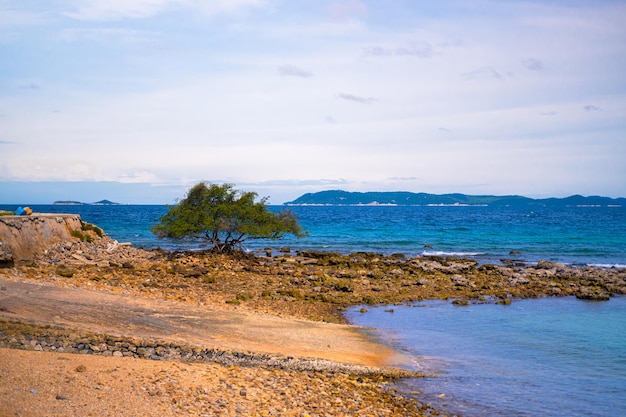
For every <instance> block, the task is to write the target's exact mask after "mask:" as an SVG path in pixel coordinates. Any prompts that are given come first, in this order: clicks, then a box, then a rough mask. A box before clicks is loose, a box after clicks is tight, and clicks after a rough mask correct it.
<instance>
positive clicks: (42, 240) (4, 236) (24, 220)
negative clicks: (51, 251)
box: [0, 214, 82, 261]
mask: <svg viewBox="0 0 626 417" xmlns="http://www.w3.org/2000/svg"><path fill="white" fill-rule="evenodd" d="M81 228H82V223H81V220H80V216H79V215H77V214H33V215H30V216H0V242H2V243H3V244H4V246H6V248H8V251H9V252H10V253H11V254H12V257H13V260H14V261H32V260H35V259H36V258H37V257H38V256H39V255H41V254H42V253H44V252H45V251H46V249H48V248H50V247H51V246H53V245H55V244H58V243H61V242H66V241H71V240H76V238H75V237H73V236H72V232H76V231H78V232H80V231H81Z"/></svg>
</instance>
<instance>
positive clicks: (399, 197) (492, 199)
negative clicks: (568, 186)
mask: <svg viewBox="0 0 626 417" xmlns="http://www.w3.org/2000/svg"><path fill="white" fill-rule="evenodd" d="M285 205H288V206H529V205H530V206H575V207H624V206H626V198H610V197H600V196H590V197H584V196H581V195H573V196H570V197H565V198H543V199H533V198H529V197H523V196H518V195H507V196H494V195H466V194H428V193H413V192H408V191H381V192H376V191H371V192H349V191H341V190H330V191H320V192H317V193H307V194H303V195H302V196H300V197H298V198H296V199H295V200H293V201H289V202H286V203H285Z"/></svg>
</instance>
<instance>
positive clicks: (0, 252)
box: [0, 242, 13, 268]
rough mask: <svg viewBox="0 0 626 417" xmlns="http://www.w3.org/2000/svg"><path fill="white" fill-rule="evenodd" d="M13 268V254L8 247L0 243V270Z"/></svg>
mask: <svg viewBox="0 0 626 417" xmlns="http://www.w3.org/2000/svg"><path fill="white" fill-rule="evenodd" d="M12 266H13V253H11V251H10V250H9V247H8V246H7V245H5V244H4V243H2V242H0V268H10V267H12Z"/></svg>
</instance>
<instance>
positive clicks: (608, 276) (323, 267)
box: [0, 237, 626, 415]
mask: <svg viewBox="0 0 626 417" xmlns="http://www.w3.org/2000/svg"><path fill="white" fill-rule="evenodd" d="M625 274H626V271H620V270H602V269H594V268H583V269H580V268H579V269H575V268H569V267H566V266H564V265H562V264H556V263H551V262H540V263H538V265H536V266H532V267H518V266H515V265H509V266H505V265H500V266H499V265H478V264H477V263H476V262H475V261H472V260H467V259H456V258H440V257H416V258H405V257H403V256H388V257H385V256H380V255H376V254H371V253H357V254H352V255H339V254H335V253H321V252H309V253H300V254H299V255H298V256H293V255H290V254H282V255H279V256H276V257H263V256H241V257H225V256H217V255H212V254H209V253H203V252H178V253H170V252H163V251H144V250H141V249H136V248H133V247H132V246H130V245H123V244H118V243H117V242H115V241H112V240H111V239H109V238H108V237H104V238H102V239H96V240H94V241H93V242H91V243H89V242H84V241H83V242H79V241H74V242H72V243H64V244H61V245H57V246H54V247H51V248H49V249H48V250H47V252H46V254H45V255H43V256H41V257H39V258H38V259H37V260H36V261H34V262H29V263H26V264H22V265H17V266H15V267H13V268H8V269H7V268H4V269H0V278H1V279H2V280H3V282H9V281H10V282H19V283H30V284H36V285H45V286H55V287H61V288H67V289H74V290H81V291H82V290H88V291H90V292H96V293H104V294H109V295H122V296H124V297H128V298H131V299H137V300H152V301H154V302H157V303H158V302H170V301H175V302H177V303H182V304H185V305H189V306H194V308H211V307H215V306H219V308H220V309H222V310H223V309H227V310H229V311H235V312H240V311H243V310H245V311H250V312H254V313H255V314H262V315H266V316H274V317H275V316H279V317H283V318H293V319H297V320H306V321H313V322H317V323H322V322H328V323H342V322H345V318H344V317H343V315H342V313H343V311H344V310H345V309H346V308H347V307H348V306H354V305H359V304H372V305H376V304H386V303H392V304H393V303H406V302H409V301H411V300H412V301H419V300H427V299H440V298H448V299H452V300H459V302H464V301H465V302H472V300H477V301H480V302H493V303H507V302H511V300H514V299H515V298H527V297H542V296H558V295H577V296H579V297H581V298H584V297H589V298H594V297H596V298H600V299H601V298H603V297H605V296H610V294H611V293H621V294H624V293H626V280H625V279H624V276H625ZM5 287H8V285H6V284H5ZM5 291H6V290H5ZM1 293H2V292H1V291H0V294H1ZM513 302H514V301H513ZM0 307H2V306H1V305H0ZM6 310H10V308H4V309H0V316H3V317H5V318H6V316H7V313H8V312H7V311H6ZM18 321H19V320H18ZM322 324H323V323H322ZM22 334H23V335H26V334H27V332H22ZM31 336H32V335H29V337H30V339H28V338H24V341H27V342H28V343H27V344H22V345H20V346H21V347H24V348H25V349H30V348H29V347H28V346H31V347H32V348H33V350H32V351H26V353H24V354H25V355H27V356H28V358H24V357H21V356H19V355H21V354H22V353H20V352H23V351H22V350H16V349H13V350H9V349H6V348H4V347H3V348H2V353H3V355H2V356H3V357H5V358H12V359H7V360H9V363H8V364H6V369H9V368H12V366H13V365H12V364H16V363H20V362H19V361H20V360H24V361H32V360H36V361H37V360H38V358H39V359H43V356H41V357H39V356H37V355H41V354H43V353H45V352H39V351H37V349H38V348H37V346H38V342H37V341H35V342H34V343H33V342H32V341H33V340H34V339H33V338H32V337H31ZM27 339H28V340H27ZM9 340H10V339H9ZM16 342H17V338H16ZM31 343H33V344H31ZM122 343H123V342H122ZM274 343H278V344H280V341H275V342H274ZM39 346H42V345H41V343H39ZM18 349H20V348H18ZM41 350H44V347H41ZM242 350H243V351H246V350H245V349H239V350H238V352H241V351H242ZM31 355H32V356H31ZM54 355H61V354H60V353H54ZM62 355H68V354H67V353H63V354H62ZM45 357H46V358H47V355H46V356H45ZM102 359H105V358H102ZM106 359H107V360H109V359H110V360H113V361H115V360H119V361H122V360H123V361H130V360H133V359H134V358H127V357H124V353H122V357H119V358H116V357H111V358H106ZM65 360H66V359H64V361H65ZM68 360H69V361H70V362H71V363H72V364H75V363H78V362H81V361H82V362H84V361H87V360H88V361H90V362H89V363H92V362H91V361H92V360H93V361H94V362H93V364H92V365H90V367H91V366H93V367H94V369H101V368H98V367H99V366H101V365H97V363H100V362H99V359H97V358H96V357H95V356H94V355H70V356H69V359H68ZM134 360H137V361H145V360H144V359H134ZM16 361H17V362H16ZM179 362H180V361H155V363H154V364H152V365H145V366H147V367H152V366H154V367H156V368H154V369H157V368H158V367H160V366H162V365H163V364H164V363H167V364H168V365H167V366H168V367H171V366H174V365H170V364H171V363H179ZM102 363H104V362H102ZM106 363H108V362H106ZM124 363H125V362H124ZM51 364H55V362H54V361H51V360H50V359H45V360H44V361H43V362H41V363H40V365H32V366H33V367H34V368H33V369H39V368H37V366H41V369H42V371H41V372H43V370H44V369H46V367H50V366H51ZM79 365H80V363H79V364H78V365H76V366H77V367H78V366H79ZM196 365H197V366H201V367H202V369H210V372H209V371H202V372H204V373H205V374H206V373H214V374H216V375H217V374H222V375H225V373H226V374H228V376H225V377H224V378H226V379H224V378H222V379H223V380H228V381H230V382H228V384H229V386H231V387H232V386H237V384H239V385H241V384H242V383H243V382H242V381H241V380H240V379H238V378H239V376H236V375H232V372H231V367H236V368H238V369H240V370H242V369H245V372H243V371H242V372H243V373H242V375H243V374H246V375H248V372H256V373H259V372H261V370H263V372H270V373H276V375H281V376H280V377H277V378H279V379H280V378H283V377H284V378H287V377H286V376H285V375H288V376H289V378H292V379H293V380H295V381H298V382H296V383H295V385H294V386H293V387H292V386H288V387H286V386H285V387H281V388H279V389H278V390H277V389H275V388H271V389H269V388H268V389H269V391H271V392H272V393H273V394H272V395H276V394H280V392H289V395H291V396H292V397H293V398H294V404H301V405H300V406H298V407H300V408H294V409H293V410H299V411H297V412H300V413H301V414H304V413H309V414H310V415H316V414H315V413H316V412H319V413H320V415H324V413H331V415H341V414H342V413H348V412H353V411H354V410H356V408H354V407H357V405H356V404H352V407H353V408H350V407H349V406H347V405H346V404H348V403H349V401H350V398H357V397H358V398H361V399H362V400H361V401H360V404H361V405H362V407H364V409H365V408H367V407H370V408H368V410H375V411H376V412H379V411H381V410H387V411H385V412H389V413H391V414H390V415H406V414H407V413H408V412H409V411H408V410H411V412H412V413H414V414H412V415H428V414H429V413H430V414H433V413H436V411H434V410H432V409H430V408H429V407H428V406H427V405H425V404H421V403H420V402H418V401H417V400H415V399H412V398H408V397H407V398H404V397H403V396H402V395H401V394H398V393H397V392H395V391H394V390H393V388H391V385H390V382H392V381H393V379H394V378H395V377H397V376H398V375H396V376H392V375H389V374H384V373H381V372H379V373H378V374H376V373H373V374H371V375H369V374H362V373H361V374H359V373H355V372H353V371H347V372H343V371H341V372H338V371H336V370H333V371H329V370H323V369H308V370H307V369H297V368H289V367H285V366H282V365H281V366H279V367H278V368H271V367H268V366H267V363H265V364H262V365H258V366H257V365H254V366H241V365H240V364H227V363H223V364H219V363H215V362H210V363H203V364H195V363H194V364H193V366H194V367H195V366H196ZM107 366H108V365H107ZM116 366H119V365H116ZM133 366H135V365H133ZM143 366H144V365H141V367H143ZM181 366H182V365H181ZM185 366H187V365H185ZM189 366H191V365H189ZM90 367H88V368H87V369H90ZM204 367H208V368H204ZM168 369H171V368H168ZM189 369H190V368H189ZM194 369H195V368H194ZM14 372H17V374H14V373H10V375H13V376H12V377H11V378H18V376H19V378H22V379H24V378H26V375H23V368H21V371H20V368H19V367H18V368H17V369H14ZM149 372H153V371H149ZM154 372H156V371H154ZM158 372H161V371H158ZM187 372H189V370H188V371H187ZM66 373H67V374H68V375H73V376H76V375H74V374H73V373H72V372H70V371H68V370H66ZM20 375H21V376H20ZM237 375H239V374H237ZM80 376H83V375H82V374H81V375H80ZM105 376H106V375H105V374H103V373H102V372H100V373H98V374H97V375H96V377H97V378H104V377H105ZM400 376H401V375H400ZM248 377H249V375H248ZM19 378H18V379H19ZM250 378H251V377H250ZM44 379H45V378H44ZM320 379H321V380H322V381H324V380H326V379H328V380H329V381H330V382H329V383H330V384H331V386H332V387H334V388H333V389H332V390H330V389H329V388H328V387H323V386H322V387H321V388H320V387H318V385H317V384H318V382H319V381H318V380H320ZM16 381H17V380H16ZM350 381H352V382H350ZM355 381H357V382H355ZM359 381H362V382H359ZM48 382H49V383H54V381H53V380H52V379H50V380H49V381H47V382H46V384H47V383H48ZM249 382H250V381H248V383H249ZM257 382H258V381H257ZM16 383H17V382H16ZM31 383H35V382H34V381H32V380H31ZM109 383H110V384H115V383H116V382H115V381H109ZM120 383H123V382H120ZM55 384H57V383H55ZM136 384H137V385H138V384H139V382H136ZM171 384H172V385H175V384H174V383H171ZM57 385H58V384H57ZM110 386H113V385H110ZM304 387H307V389H308V390H314V391H315V390H318V388H319V390H318V391H317V395H319V396H320V398H328V399H329V402H328V407H330V408H327V409H325V410H322V409H319V408H312V407H313V404H314V402H312V401H308V402H306V401H301V400H298V399H297V398H298V396H302V395H304V393H303V390H304ZM17 388H20V390H22V391H19V392H23V393H24V394H25V395H24V401H26V400H29V401H32V398H33V397H29V396H28V390H27V389H26V388H25V385H22V386H21V387H18V386H16V385H15V384H13V385H11V384H9V385H6V386H5V387H4V388H3V389H4V392H3V394H2V396H0V398H4V399H3V400H2V401H3V402H5V401H8V400H7V398H10V397H7V396H9V395H10V394H11V393H13V394H14V393H15V392H17V391H15V390H16V389H17ZM338 388H341V389H338ZM32 389H35V390H38V389H37V388H32ZM181 389H182V388H181ZM23 390H26V391H23ZM177 390H178V388H176V387H174V388H172V392H174V391H176V392H178V391H177ZM363 390H365V391H363ZM231 391H232V390H231ZM235 391H236V390H235ZM277 391H280V392H277ZM38 392H39V390H38ZM233 392H234V391H233ZM246 392H248V391H246ZM331 392H332V395H330V393H331ZM365 392H366V393H368V394H367V395H366V394H365ZM266 393H267V392H266ZM323 393H326V394H328V395H327V397H324V394H323ZM216 394H217V393H214V395H213V396H209V395H208V394H202V395H204V396H205V397H204V398H205V399H204V403H205V404H206V405H207V407H209V406H212V404H214V402H215V401H217V397H216V396H215V395H216ZM221 394H223V392H221ZM235 394H236V393H235ZM235 394H233V395H232V396H230V397H228V398H229V400H228V401H227V404H226V405H225V407H227V408H228V407H230V405H232V404H236V403H237V400H241V401H244V402H246V401H248V400H249V399H250V398H248V397H247V396H245V397H244V396H242V395H241V394H240V393H239V394H238V395H239V396H237V395H235ZM30 395H35V394H30ZM55 395H56V396H59V395H60V396H61V397H62V398H70V397H69V395H66V394H55ZM81 395H83V394H81V393H80V392H79V391H76V396H77V398H78V397H80V396H81ZM136 395H138V396H140V397H141V398H142V401H143V400H145V399H146V398H147V397H145V395H144V396H141V393H136ZM56 396H50V397H47V399H42V398H41V397H36V398H37V403H38V404H44V403H46V401H48V402H50V404H48V405H49V406H57V405H63V404H64V405H68V404H69V401H64V400H59V399H57V398H56ZM270 396H271V395H270ZM144 397H145V398H144ZM201 397H202V396H200V397H198V398H199V401H201V400H200V398H201ZM239 397H242V398H239ZM365 397H367V399H366V400H363V398H365ZM174 398H177V397H175V396H172V397H171V398H170V402H171V400H173V399H174ZM279 398H280V397H273V399H271V400H267V401H269V402H265V401H266V400H263V401H260V400H259V401H260V402H258V401H257V402H254V404H252V405H251V404H250V403H246V404H247V405H246V406H245V407H248V408H246V410H247V411H248V412H252V411H251V410H252V408H250V407H256V408H255V410H257V411H254V412H256V413H257V415H272V412H271V410H270V408H271V407H270V405H272V404H274V402H275V401H279ZM333 398H334V399H337V398H338V399H340V400H341V404H342V406H341V407H339V408H335V407H334V404H335V402H332V401H335V400H333ZM176 401H180V400H178V399H177V400H176ZM255 401H256V400H255ZM16 404H17V403H16ZM104 404H106V401H105V403H104ZM159 404H161V405H154V407H161V406H162V403H159ZM178 404H180V403H178ZM282 404H283V406H285V404H284V401H283V402H282ZM319 404H322V403H319ZM337 404H339V403H337ZM275 405H276V404H274V405H272V406H275ZM94 406H95V405H94ZM100 406H102V405H100ZM108 406H109V407H110V406H111V403H109V404H108ZM239 407H240V408H241V407H244V406H239ZM342 407H343V408H342ZM323 408H324V407H323ZM157 409H158V408H155V410H157ZM183 409H184V407H183ZM208 409H209V408H207V410H208ZM243 409H244V408H241V410H243ZM364 409H362V410H361V412H362V413H363V415H367V413H366V412H365V411H363V410H364ZM179 410H182V409H179ZM187 410H188V409H187ZM233 410H234V409H233ZM259 410H260V411H259ZM274 410H277V409H275V408H274ZM329 410H331V411H329ZM351 410H352V411H351ZM74 411H76V410H74ZM205 411H206V410H205ZM322 411H323V412H322ZM176 412H178V411H175V410H174V411H172V410H169V411H167V413H170V414H167V413H166V414H162V415H176V414H171V413H176ZM212 412H215V413H216V412H217V411H215V410H214V411H212ZM222 412H226V411H222ZM234 412H235V411H233V413H234ZM264 412H267V413H268V414H264ZM294 412H296V411H294ZM229 413H230V411H228V412H226V415H234V414H232V413H230V414H229ZM244 414H245V413H244ZM372 414H374V411H372ZM70 415H71V413H70ZM114 415H125V414H120V413H118V414H114ZM181 415H182V411H181ZM208 415H211V414H208ZM251 415H254V414H251Z"/></svg>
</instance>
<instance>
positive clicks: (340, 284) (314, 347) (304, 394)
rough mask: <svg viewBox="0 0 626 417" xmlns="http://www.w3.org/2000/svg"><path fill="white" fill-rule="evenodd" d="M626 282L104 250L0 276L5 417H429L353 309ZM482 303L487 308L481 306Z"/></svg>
mask: <svg viewBox="0 0 626 417" xmlns="http://www.w3.org/2000/svg"><path fill="white" fill-rule="evenodd" d="M624 282H626V281H625V280H624V271H619V270H597V269H573V268H567V267H565V266H563V265H561V264H556V263H550V262H542V263H539V264H538V265H536V266H533V267H526V268H519V267H516V266H513V265H511V266H508V265H502V266H496V265H484V266H480V265H477V264H476V262H475V261H471V260H463V259H450V258H448V259H443V258H436V257H434V258H420V257H417V258H412V259H406V258H404V257H398V256H390V257H381V256H378V255H375V254H353V255H349V256H348V255H345V256H344V255H338V254H333V253H305V254H301V255H300V256H298V257H294V256H289V255H280V256H276V257H271V258H270V257H256V256H243V257H232V256H223V255H214V254H210V253H205V252H194V253H167V252H162V251H144V250H141V249H136V248H133V247H132V246H129V245H120V244H117V242H113V241H111V240H110V239H108V238H106V237H105V238H102V239H96V240H94V241H93V242H84V241H82V242H79V241H75V242H66V243H61V244H59V245H56V246H54V247H51V248H49V249H48V250H46V252H45V254H44V255H43V256H41V257H39V258H38V259H36V260H35V261H32V262H26V263H21V264H18V265H15V266H12V267H7V268H0V325H1V326H0V327H1V329H0V376H1V380H2V382H3V383H2V385H1V386H0V413H1V415H2V416H30V415H46V416H68V415H75V416H85V415H93V416H139V415H154V416H169V415H206V416H236V415H239V416H279V415H280V416H288V415H297V416H306V415H309V416H343V415H346V416H347V415H352V416H355V415H358V416H380V415H386V416H422V415H423V416H426V415H438V414H439V413H438V412H437V411H436V410H433V409H432V408H430V407H429V406H428V405H426V404H423V403H421V402H420V401H419V400H418V399H417V398H419V395H416V396H409V395H406V394H402V393H399V392H397V391H396V390H395V389H394V388H393V381H394V379H395V378H398V377H406V376H409V375H411V376H417V375H415V374H410V373H407V372H406V371H403V370H401V369H400V368H399V366H400V365H401V364H402V363H403V360H405V359H406V358H403V357H402V355H399V354H398V352H395V351H393V350H392V349H390V348H389V347H387V346H385V345H384V344H382V343H380V342H379V341H378V340H376V335H375V334H373V333H372V332H371V331H369V330H368V329H362V328H357V327H354V326H350V325H347V324H346V323H345V318H344V317H343V315H342V312H343V311H344V310H345V309H346V308H347V307H349V306H353V305H358V304H387V303H406V302H409V301H415V300H424V299H433V298H447V299H454V300H455V302H456V301H459V302H461V303H462V302H467V300H480V299H482V300H484V296H485V295H488V296H489V299H490V300H491V301H489V300H487V301H484V302H494V303H500V302H511V298H512V297H541V296H549V295H576V296H579V297H581V298H585V297H605V296H606V295H607V294H610V293H624V292H626V289H625V288H624ZM481 302H482V301H481Z"/></svg>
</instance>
